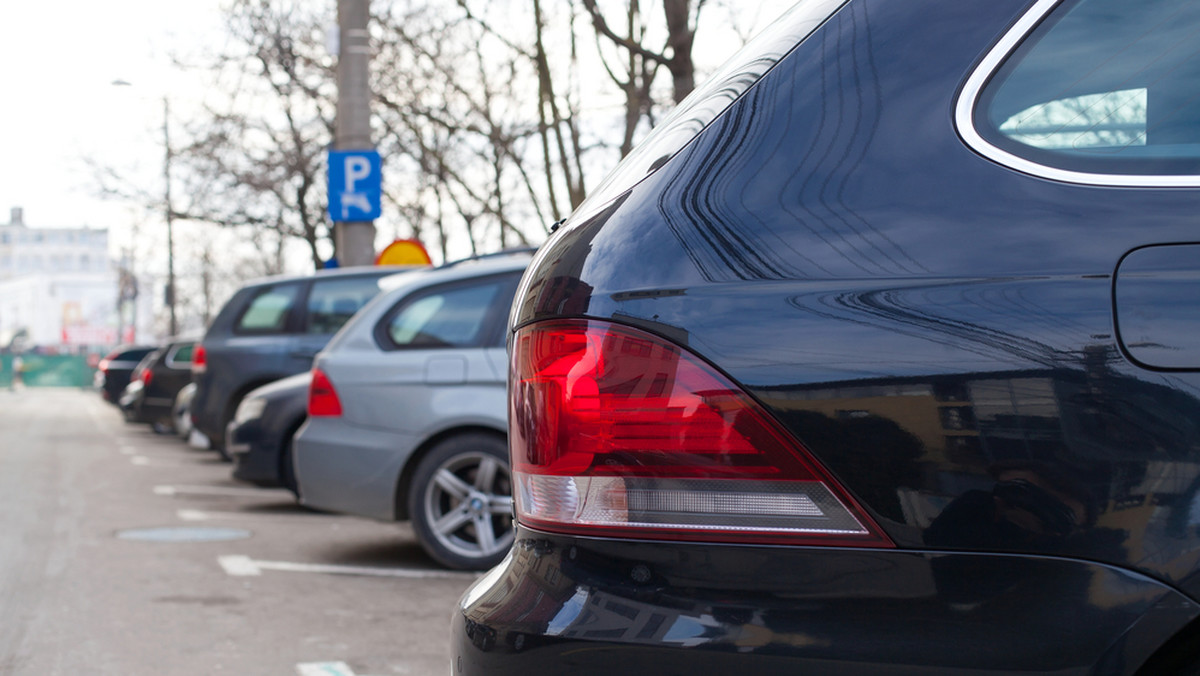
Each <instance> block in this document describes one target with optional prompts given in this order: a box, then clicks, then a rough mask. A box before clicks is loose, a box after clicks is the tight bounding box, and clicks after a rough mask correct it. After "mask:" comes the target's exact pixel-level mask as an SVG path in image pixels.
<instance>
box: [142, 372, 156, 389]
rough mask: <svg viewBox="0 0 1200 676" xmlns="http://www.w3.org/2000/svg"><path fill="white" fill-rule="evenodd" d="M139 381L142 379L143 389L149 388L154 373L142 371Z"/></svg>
mask: <svg viewBox="0 0 1200 676" xmlns="http://www.w3.org/2000/svg"><path fill="white" fill-rule="evenodd" d="M141 379H142V385H143V386H144V387H149V385H150V381H151V380H154V372H153V371H151V370H150V369H143V370H142V376H141Z"/></svg>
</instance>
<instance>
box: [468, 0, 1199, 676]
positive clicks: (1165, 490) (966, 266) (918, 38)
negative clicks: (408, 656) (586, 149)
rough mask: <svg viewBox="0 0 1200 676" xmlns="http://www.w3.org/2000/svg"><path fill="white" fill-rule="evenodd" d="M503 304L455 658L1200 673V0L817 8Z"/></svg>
mask: <svg viewBox="0 0 1200 676" xmlns="http://www.w3.org/2000/svg"><path fill="white" fill-rule="evenodd" d="M510 329H511V331H510V333H509V339H508V345H509V351H510V360H509V365H510V371H509V382H508V395H509V446H510V453H511V461H512V463H511V467H512V483H513V490H512V492H513V496H514V505H515V513H516V519H517V523H518V527H517V530H516V536H515V542H514V545H513V547H512V549H511V550H510V553H509V557H508V558H507V559H506V560H505V561H504V562H502V563H501V564H500V565H499V566H498V567H496V568H495V569H493V570H492V571H491V572H489V573H488V574H487V575H485V576H484V577H483V578H481V579H480V580H479V581H478V582H476V583H475V585H474V586H473V587H472V588H471V589H469V590H468V591H467V592H466V594H465V595H464V596H463V597H462V600H461V603H460V607H459V609H458V612H457V613H456V616H455V620H454V624H453V639H452V641H453V642H452V652H451V656H450V657H451V662H450V665H449V667H450V669H449V671H450V672H451V673H452V674H454V676H476V675H480V674H487V675H488V676H511V675H517V674H546V675H556V674H571V675H572V676H598V675H601V674H613V673H620V674H622V676H659V675H661V676H666V675H667V674H722V675H724V674H805V675H806V676H812V675H824V676H829V675H847V674H879V675H889V676H900V675H916V674H921V675H937V676H949V675H952V674H958V675H966V674H970V675H972V676H983V675H985V674H987V675H998V674H1043V675H1045V674H1056V675H1059V676H1066V675H1067V674H1072V675H1077V676H1085V675H1090V676H1110V675H1125V676H1129V675H1134V674H1136V675H1137V676H1160V675H1164V674H1167V675H1173V676H1179V675H1182V674H1192V675H1195V674H1198V673H1200V2H1196V0H1032V1H1031V0H805V1H804V2H801V3H799V4H798V5H797V6H796V7H795V9H793V10H792V11H791V12H790V13H788V14H787V15H785V16H784V17H782V18H781V19H780V20H778V21H776V22H775V23H774V24H773V25H772V27H771V28H770V29H769V30H768V32H767V33H765V34H764V35H763V36H761V38H760V39H757V40H756V41H755V42H754V43H753V44H752V45H751V46H749V48H748V50H747V51H744V52H743V53H742V54H741V55H740V56H739V57H737V58H735V60H733V61H731V62H730V63H729V64H728V65H727V66H725V67H723V68H722V69H721V70H720V71H719V72H718V73H717V74H716V75H714V77H713V78H712V79H711V81H710V82H709V83H706V84H705V85H703V86H702V87H701V88H700V89H698V90H697V91H696V93H695V94H694V95H693V96H692V97H690V98H689V99H688V100H686V101H685V102H683V103H682V104H681V105H680V107H679V108H678V109H677V111H676V112H675V113H673V114H672V115H671V116H670V117H668V118H666V119H664V120H663V121H662V122H661V123H660V124H659V126H658V127H656V129H655V130H654V132H652V135H651V137H650V138H649V139H648V140H647V141H646V142H645V143H644V144H643V145H642V146H641V147H639V148H638V149H637V150H634V151H633V153H632V154H631V155H630V156H629V157H628V158H626V160H625V162H624V163H623V164H622V165H621V166H620V168H618V169H617V170H616V173H615V174H614V175H613V176H611V177H610V179H609V180H608V181H607V182H606V183H605V184H604V185H603V187H601V188H600V190H599V192H597V193H595V194H593V195H592V196H591V197H589V200H588V201H587V202H585V203H584V204H583V205H581V206H580V208H579V210H578V211H577V212H576V213H575V214H573V215H572V216H571V217H570V218H569V219H568V220H567V221H566V222H565V223H564V224H563V225H562V227H561V228H560V229H559V230H558V231H557V232H556V233H555V234H554V235H553V236H552V237H551V238H550V240H549V241H548V242H547V243H546V244H545V245H543V246H542V247H541V249H540V250H539V252H538V254H537V256H536V257H535V259H534V261H533V262H532V263H531V264H530V266H529V269H528V272H527V273H526V275H525V276H524V278H523V279H522V282H521V286H520V288H519V290H518V292H517V294H516V297H515V300H514V301H513V309H512V316H511V326H510ZM460 492H461V491H460ZM464 518H465V517H464Z"/></svg>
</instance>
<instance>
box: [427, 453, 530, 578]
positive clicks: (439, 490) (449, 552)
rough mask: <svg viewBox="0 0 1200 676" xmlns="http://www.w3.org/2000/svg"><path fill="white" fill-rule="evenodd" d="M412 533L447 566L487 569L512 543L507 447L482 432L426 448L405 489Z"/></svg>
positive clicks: (429, 551) (510, 485) (434, 556)
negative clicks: (427, 449)
mask: <svg viewBox="0 0 1200 676" xmlns="http://www.w3.org/2000/svg"><path fill="white" fill-rule="evenodd" d="M408 513H409V517H410V519H411V520H412V527H413V531H415V532H416V535H417V539H418V540H419V541H420V542H421V546H422V547H424V548H425V551H426V552H427V553H428V554H429V555H430V556H431V557H433V558H434V559H435V560H436V561H437V562H438V563H441V564H442V565H444V566H447V567H449V568H457V569H465V570H486V569H488V568H491V567H492V566H495V565H496V564H497V563H499V562H500V561H501V560H502V559H503V558H504V556H505V555H506V554H507V553H508V550H509V548H510V547H511V546H512V542H513V512H512V473H511V471H510V470H509V465H508V446H507V444H506V443H505V442H504V440H503V439H502V438H500V437H497V436H493V435H490V434H484V433H470V434H460V435H458V436H454V437H450V438H448V439H445V440H443V441H441V442H438V444H437V445H436V446H434V447H433V448H432V449H430V451H429V453H428V454H427V455H426V456H425V457H424V458H422V459H421V462H420V464H418V465H417V470H416V472H415V473H414V474H413V479H412V485H411V486H410V490H409V492H408Z"/></svg>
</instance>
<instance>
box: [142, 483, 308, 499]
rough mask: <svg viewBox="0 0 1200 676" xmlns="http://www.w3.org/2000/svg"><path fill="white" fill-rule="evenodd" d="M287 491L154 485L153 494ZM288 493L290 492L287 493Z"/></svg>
mask: <svg viewBox="0 0 1200 676" xmlns="http://www.w3.org/2000/svg"><path fill="white" fill-rule="evenodd" d="M285 492H288V491H287V489H286V488H234V487H228V486H169V485H164V486H155V487H154V494H155V495H171V496H174V495H232V496H243V497H247V498H263V497H269V496H270V495H271V494H272V493H285ZM289 494H290V493H289Z"/></svg>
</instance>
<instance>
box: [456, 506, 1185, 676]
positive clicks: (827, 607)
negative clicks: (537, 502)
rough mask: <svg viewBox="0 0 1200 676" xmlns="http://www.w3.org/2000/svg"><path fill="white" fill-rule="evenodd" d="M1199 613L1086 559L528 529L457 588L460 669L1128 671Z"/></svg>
mask: <svg viewBox="0 0 1200 676" xmlns="http://www.w3.org/2000/svg"><path fill="white" fill-rule="evenodd" d="M968 572H969V573H970V574H971V575H973V576H975V579H977V580H979V583H978V584H972V585H964V584H962V581H963V580H964V577H963V574H964V573H968ZM1198 614H1200V606H1197V604H1196V603H1195V602H1194V601H1192V600H1191V599H1188V598H1186V597H1184V596H1183V595H1182V594H1180V593H1178V592H1176V591H1174V590H1172V589H1170V588H1169V587H1167V586H1166V585H1163V584H1161V583H1159V582H1157V581H1154V580H1151V579H1149V578H1147V577H1146V576H1143V575H1139V574H1137V573H1131V572H1129V571H1125V570H1121V569H1119V568H1114V567H1111V566H1105V565H1103V564H1097V563H1088V562H1084V561H1074V560H1068V559H1059V558H1051V557H1015V556H1002V555H981V554H937V553H931V552H911V551H897V550H861V549H822V550H815V549H805V548H772V547H730V546H719V547H714V546H704V545H679V544H673V545H671V546H669V547H664V546H661V545H659V544H657V543H646V542H621V543H617V542H613V541H601V540H588V539H586V538H561V537H554V536H548V535H544V534H539V533H535V532H532V531H529V530H525V529H522V530H521V531H520V532H519V535H518V539H517V543H516V545H515V546H514V548H513V551H512V555H511V556H510V558H509V559H507V560H506V561H505V562H504V563H502V564H501V565H500V566H499V567H497V568H496V569H494V570H493V571H492V572H490V573H489V574H488V575H487V576H486V577H485V578H484V579H483V580H481V581H480V582H479V583H477V585H476V587H475V588H473V589H471V590H468V592H467V594H466V595H465V596H464V598H463V602H462V606H461V607H460V609H459V612H458V613H456V615H455V619H454V625H453V629H452V631H453V633H454V635H455V639H456V640H455V647H456V649H457V654H456V655H455V664H454V667H455V668H454V670H453V673H454V674H456V675H457V674H489V675H490V676H509V675H512V676H517V675H520V674H530V673H535V674H547V675H553V674H580V675H585V674H596V675H601V674H605V675H607V674H615V673H620V674H627V675H628V676H635V675H642V674H645V675H647V676H661V674H685V673H704V674H716V673H719V674H733V673H738V674H742V673H752V674H784V673H803V674H831V675H833V674H846V673H854V674H858V673H870V674H913V675H915V674H959V673H965V672H969V673H972V674H1001V673H1006V674H1007V673H1023V674H1039V673H1040V674H1051V673H1053V674H1063V675H1066V674H1081V675H1082V674H1131V673H1133V672H1134V671H1135V670H1136V669H1137V667H1138V666H1139V665H1141V664H1142V663H1143V662H1144V661H1145V660H1146V658H1147V657H1149V655H1150V653H1151V652H1152V651H1153V650H1154V648H1155V647H1156V646H1157V645H1159V644H1160V643H1162V642H1163V641H1165V640H1166V639H1167V638H1168V637H1170V636H1171V634H1172V633H1174V632H1175V631H1176V630H1177V629H1178V627H1179V626H1182V625H1183V624H1186V623H1187V622H1189V621H1190V620H1192V619H1194V618H1195V617H1196V616H1197V615H1198Z"/></svg>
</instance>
